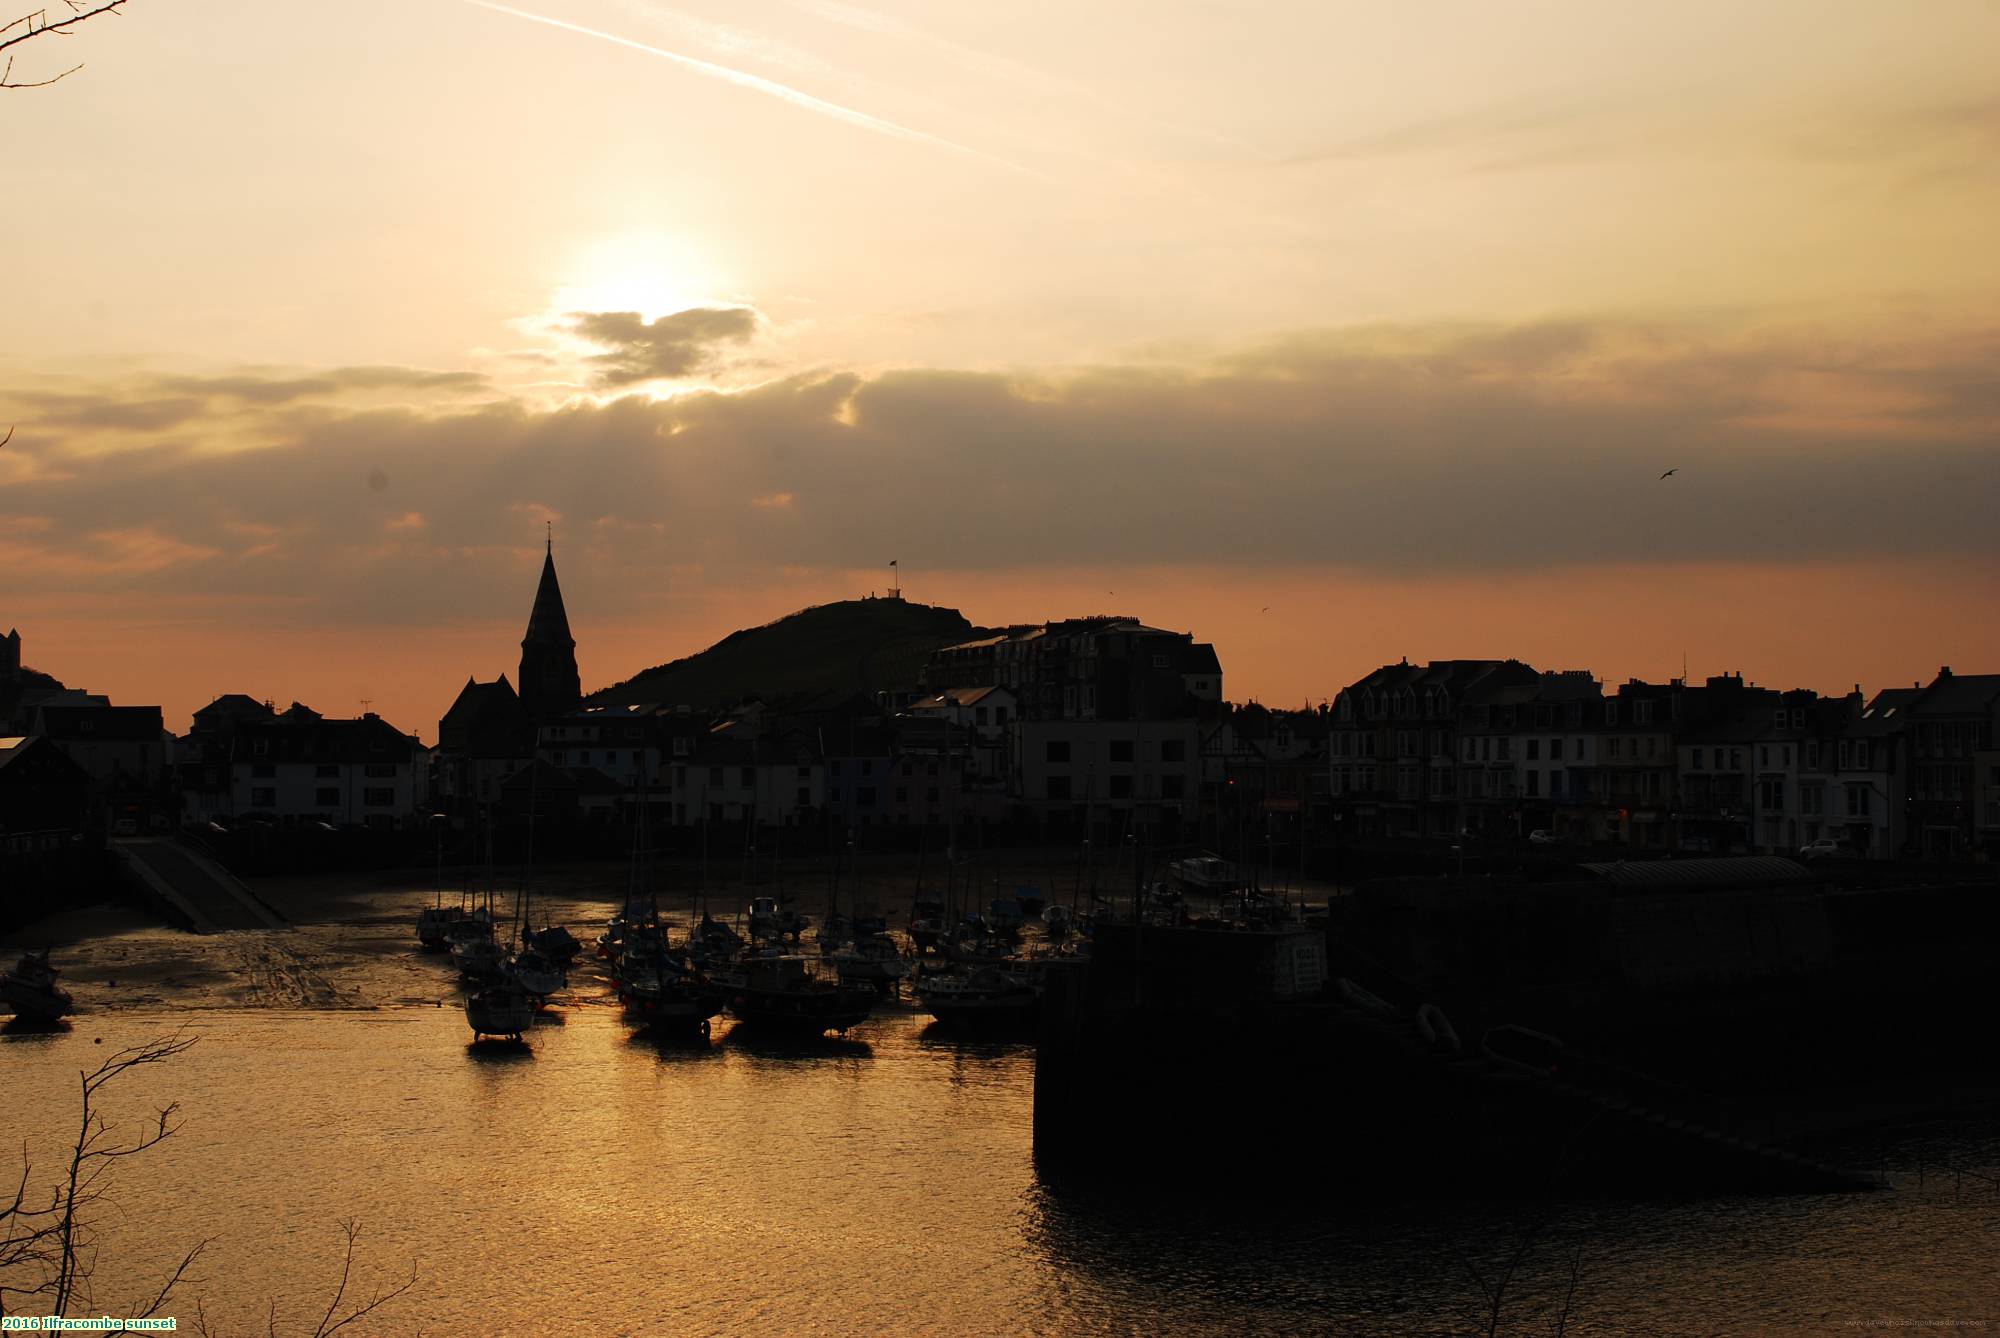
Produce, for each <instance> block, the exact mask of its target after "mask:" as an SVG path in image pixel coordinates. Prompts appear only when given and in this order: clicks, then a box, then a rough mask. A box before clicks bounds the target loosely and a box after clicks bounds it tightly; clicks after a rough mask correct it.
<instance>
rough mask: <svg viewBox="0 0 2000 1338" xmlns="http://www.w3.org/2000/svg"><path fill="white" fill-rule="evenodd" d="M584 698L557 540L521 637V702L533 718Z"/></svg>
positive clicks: (544, 563)
mask: <svg viewBox="0 0 2000 1338" xmlns="http://www.w3.org/2000/svg"><path fill="white" fill-rule="evenodd" d="M582 699H583V684H582V680H581V679H580V678H579V677H578V676H577V672H576V638H575V637H573V636H571V635H570V632H569V615H568V614H567V613H566V612H564V610H563V597H562V587H561V586H560V585H558V584H557V583H556V554H555V544H554V543H553V542H551V543H550V544H549V548H548V552H547V553H546V554H545V555H544V557H543V558H542V582H541V584H540V585H539V586H538V587H536V590H535V607H534V609H533V611H531V612H530V613H529V614H528V634H527V635H526V636H524V637H522V638H521V705H522V707H523V708H524V709H525V710H526V711H527V713H528V717H529V719H531V720H540V719H543V718H545V717H548V716H552V715H557V714H560V713H561V712H564V711H567V710H570V709H571V708H572V707H574V706H575V705H576V704H577V703H578V702H579V701H581V700H582Z"/></svg>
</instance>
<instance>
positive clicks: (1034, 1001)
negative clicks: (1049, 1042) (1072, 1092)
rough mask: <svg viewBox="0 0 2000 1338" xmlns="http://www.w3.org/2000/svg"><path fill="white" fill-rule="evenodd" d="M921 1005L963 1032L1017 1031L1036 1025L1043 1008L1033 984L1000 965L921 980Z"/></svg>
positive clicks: (917, 992) (917, 987) (916, 989)
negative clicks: (1040, 1008)
mask: <svg viewBox="0 0 2000 1338" xmlns="http://www.w3.org/2000/svg"><path fill="white" fill-rule="evenodd" d="M910 992H911V993H912V994H914V995H915V996H916V1000H917V1004H918V1006H920V1007H921V1008H922V1009H923V1010H924V1011H925V1012H927V1013H929V1014H930V1015H931V1016H932V1017H934V1018H936V1019H937V1020H938V1021H939V1022H940V1023H942V1024H944V1025H945V1026H947V1027H951V1028H954V1029H957V1030H962V1031H986V1032H991V1031H1017V1030H1021V1029H1025V1028H1027V1027H1029V1026H1032V1025H1033V1023H1034V1021H1035V1017H1036V1014H1037V1012H1038V1010H1039V1007H1040V995H1039V993H1038V992H1037V990H1036V989H1035V986H1034V983H1033V981H1031V980H1029V979H1027V978H1025V977H1024V976H1023V975H1022V974H1020V973H1019V972H1015V971H1008V970H1004V969H1002V968H1001V967H999V966H978V967H974V968H973V969H972V970H970V971H942V972H938V973H935V974H932V975H927V976H924V977H923V978H921V979H920V980H918V981H917V983H916V984H915V985H914V986H913V987H912V988H911V991H910Z"/></svg>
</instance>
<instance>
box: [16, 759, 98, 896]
mask: <svg viewBox="0 0 2000 1338" xmlns="http://www.w3.org/2000/svg"><path fill="white" fill-rule="evenodd" d="M90 793H91V778H90V773H89V772H87V771H85V770H84V769H83V768H82V767H80V766H78V765H77V764H76V763H75V762H73V761H71V760H70V759H69V757H68V756H66V755H65V754H64V752H63V750H62V749H61V748H59V747H57V746H56V745H55V744H54V743H52V742H51V741H50V740H48V739H45V738H41V737H39V736H35V735H28V736H25V737H23V736H16V737H13V738H5V739H0V856H17V855H28V854H33V853H36V852H38V851H40V850H43V849H45V848H49V847H61V846H63V845H66V844H68V843H69V842H71V841H73V840H75V839H77V837H78V836H79V835H80V834H81V833H82V831H83V829H84V826H85V822H86V819H87V817H88V815H89V811H90ZM5 867H6V864H5V862H4V860H0V868H5Z"/></svg>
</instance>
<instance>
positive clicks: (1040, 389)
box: [0, 323, 2000, 623]
mask: <svg viewBox="0 0 2000 1338" xmlns="http://www.w3.org/2000/svg"><path fill="white" fill-rule="evenodd" d="M1994 349H1995V336H1994V335H1992V334H1990V333H1985V332H1972V333H1970V334H1964V335H1960V336H1957V337H1955V338H1952V339H1949V340H1944V339H1940V340H1938V341H1936V342H1934V343H1930V344H1924V345H1908V344H1905V345H1890V344H1887V343H1880V344H1875V345H1869V346H1832V345H1828V344H1823V343H1815V342H1812V341H1806V340H1798V341H1794V342H1790V343H1786V342H1783V341H1778V340H1775V339H1771V338H1763V339H1751V338H1748V337H1741V336H1739V337H1727V338H1725V337H1720V336H1711V335H1707V334H1704V333H1702V332H1690V331H1685V330H1682V331H1674V330H1666V329H1661V328H1652V327H1642V326H1636V325H1620V324H1614V323H1582V324H1577V323H1571V324H1564V325H1549V326H1542V327H1537V326H1522V327H1517V328H1512V329H1485V330H1478V329H1458V330H1450V331H1436V330H1432V331H1412V330H1390V329H1385V330H1376V331H1363V332H1358V333H1349V334H1341V335H1320V336H1301V337H1296V338H1292V339H1287V340H1284V341H1278V342H1274V343H1272V344H1271V345H1269V346H1267V347H1265V348H1262V349H1258V350H1252V351H1251V352H1248V353H1245V354H1240V355H1237V356H1235V357H1231V358H1228V359H1218V360H1214V361H1210V362H1207V363H1202V364H1199V365H1190V366H1185V367H1178V368H1162V367H1106V368H1098V369H1092V370H1087V371H1082V372H1076V373H1068V374H1062V375H1051V376H1041V377H1036V376H1024V375H1010V374H1002V373H969V372H954V371H939V370H907V371H897V372H890V373H885V374H882V375H878V376H874V377H872V378H870V377H861V376H858V375H855V374H853V373H837V374H813V375H806V376H799V377H795V378H792V379H789V380H782V381H777V382H773V383H770V384H766V385H763V386H760V387H758V388H756V389H752V390H747V391H742V392H737V393H720V392H706V393H699V394H690V395H683V396H679V397H676V398H672V399H666V400H659V401H654V400H652V399H651V398H649V397H646V396H640V395H633V396H627V397H624V398H620V399H617V400H613V401H611V402H609V403H604V404H595V403H589V402H580V403H576V404H572V405H569V406H566V407H563V408H560V409H557V410H553V411H547V412H543V411H536V410H531V409H529V408H527V407H525V406H523V405H521V404H518V403H513V402H508V401H495V402H490V403H485V404H481V405H478V406H474V407H457V408H447V409H439V408H437V407H435V406H424V407H423V408H422V409H421V410H419V409H417V408H409V407H401V408H393V409H379V410H371V411H367V412H357V411H353V410H343V411H339V412H325V413H319V414H315V415H312V416H309V417H306V416H302V417H300V418H298V419H295V420H291V421H289V422H288V423H287V424H286V426H285V428H284V431H285V433H286V434H287V435H286V436H285V437H284V439H283V440H282V441H281V443H279V444H275V445H272V446H269V447H267V448H264V449H258V450H250V451H236V452H232V453H228V454H217V453H214V452H209V451H205V450H202V449H200V448H199V446H196V445H158V446H149V447H147V448H144V449H138V450H128V451H120V452H116V453H114V454H87V453H75V454H65V453H64V452H63V450H62V448H61V446H60V444H59V443H58V444H50V445H45V446H42V447H38V454H37V456H36V457H35V458H36V459H37V460H47V461H50V462H51V463H53V464H55V465H58V466H59V467H58V468H55V469H51V470H50V471H49V472H48V473H46V474H45V475H41V476H39V477H31V478H24V479H22V480H21V481H17V482H13V483H8V484H0V512H5V513H8V514H11V515H25V516H35V517H46V518H48V520H49V521H50V524H48V525H46V526H44V527H42V528H41V529H38V530H37V531H35V532H34V533H33V534H32V535H29V536H26V537H24V538H22V539H21V540H20V541H19V543H20V544H25V545H28V546H29V549H31V550H32V551H24V550H23V549H21V548H20V547H19V546H18V545H17V547H16V549H15V550H13V555H14V558H15V561H14V574H13V576H12V578H11V579H12V580H13V582H14V583H15V585H16V586H17V587H19V588H24V589H29V590H33V589H36V588H40V589H44V590H48V591H51V592H56V591H76V590H87V589H92V588H104V589H117V590H130V589H132V588H133V587H134V586H135V585H137V586H139V587H141V588H146V587H148V586H149V584H150V585H156V586H157V588H159V589H161V590H178V591H185V590H190V589H196V590H201V591H204V592H210V593H219V594H239V593H240V594H246V595H259V594H262V595H274V596H281V597H283V598H284V599H285V600H286V601H288V605H287V606H288V607H291V608H294V609H296V611H297V616H298V617H300V618H301V619H311V620H318V621H337V620H351V621H357V622H358V621H372V622H388V621H404V622H412V623H416V622H423V621H427V620H449V619H453V618H470V617H488V616H490V617H503V618H504V617H510V616H513V615H515V614H517V613H518V612H519V607H518V606H519V605H520V602H521V599H522V590H523V588H524V586H523V582H524V581H530V582H531V580H532V568H533V564H534V562H535V561H537V560H538V553H539V541H540V536H541V526H540V523H539V520H538V519H537V518H538V517H539V516H541V515H543V514H553V515H555V516H557V517H559V520H558V523H557V527H556V537H557V544H558V549H559V550H560V551H561V552H562V554H563V555H564V556H565V558H566V562H565V576H566V589H568V590H569V591H570V592H571V597H572V600H573V601H574V602H575V605H576V607H577V608H579V609H585V610H587V609H589V608H591V607H593V606H595V607H610V606H612V605H614V604H619V603H621V602H630V601H631V600H633V599H637V598H644V597H645V596H646V594H647V593H648V592H651V591H654V590H657V589H659V588H661V587H662V585H663V584H665V583H668V582H669V580H670V578H669V577H668V576H667V575H666V573H668V572H669V571H670V570H674V569H683V568H685V567H686V566H688V565H689V564H700V565H705V567H706V569H707V570H708V571H709V572H711V573H721V572H723V571H725V570H727V571H730V572H732V573H736V574H740V576H741V578H742V579H745V580H751V581H754V580H758V579H768V578H770V577H771V576H772V575H773V574H774V573H777V572H778V571H780V570H781V569H783V568H785V567H835V568H839V567H851V566H857V565H868V564H871V563H874V562H875V561H877V560H878V559H879V557H880V553H881V551H882V544H883V543H884V542H885V541H886V540H887V539H889V538H893V540H894V546H895V548H896V549H897V551H898V552H901V553H903V554H904V555H905V556H906V557H907V558H912V559H915V558H919V557H920V558H921V560H922V561H923V562H924V563H925V564H926V565H928V566H930V567H933V568H952V567H956V568H985V569H1007V568H1028V567H1047V566H1078V565H1090V564H1102V565H1115V564H1123V563H1172V564H1189V565H1212V566H1219V567H1229V566H1237V567H1244V568H1248V567H1253V566H1256V565H1259V564H1266V563H1288V564H1289V563H1302V564H1320V565H1331V566H1339V567H1345V568H1350V569H1366V570H1371V571H1376V572H1386V573H1395V574H1399V575H1410V576H1422V575H1425V574H1430V573H1440V572H1465V571H1502V570H1512V571H1516V572H1522V573H1531V572H1532V573H1539V574H1540V577H1539V579H1546V580H1547V581H1548V582H1549V588H1550V590H1551V597H1552V598H1560V591H1561V589H1562V585H1563V579H1564V577H1563V575H1562V573H1563V571H1564V570H1565V569H1573V568H1578V567H1585V566H1590V565H1594V564H1607V563H1616V564H1633V565H1636V566H1641V567H1643V566H1644V565H1645V564H1649V563H1685V562H1724V561H1755V562H1776V563H1787V562H1812V561H1821V560H1840V561H1849V560H1857V559H1860V560H1865V559H1871V558H1889V557H1898V556H1909V557H1948V558H1959V559H1970V560H1973V561H1976V562H1979V563H1983V564H1991V563H1992V562H1993V561H1994V560H1995V559H1996V558H2000V528H1996V527H1995V526H1993V525H1992V523H1991V515H1990V513H1991V499H1992V498H1993V497H1995V496H2000V392H1996V386H2000V372H1996V370H1995V369H1996V368H2000V359H1995V358H1994V357H1992V356H1991V355H1992V354H1993V352H1994ZM1670 467H1671V468H1675V469H1677V470H1678V471H1679V472H1678V473H1677V474H1676V475H1675V476H1674V477H1673V478H1672V479H1670V480H1667V481H1665V482H1661V481H1660V480H1659V478H1658V476H1659V474H1660V472H1661V471H1662V470H1664V469H1667V468H1670ZM371 477H379V478H383V479H393V480H394V486H393V487H392V488H382V489H371V488H368V487H360V486H357V483H358V482H361V481H363V480H367V479H370V478H371ZM776 499H783V500H782V502H780V501H778V500H776ZM107 535H108V536H112V538H110V539H107V538H105V537H104V536H107ZM108 544H110V545H115V548H113V549H106V545H108ZM100 550H103V551H105V552H107V553H109V556H107V557H105V558H104V559H103V560H102V561H100V560H99V558H98V557H97V556H95V555H97V554H99V553H100ZM113 559H116V561H114V560H113ZM93 564H96V565H93ZM148 564H151V565H148ZM524 573H525V574H524ZM710 579H712V580H722V579H735V577H734V576H732V577H728V578H725V577H722V576H720V575H715V576H712V577H711V578H710ZM1751 593H1752V592H1747V591H1746V592H1745V597H1746V598H1748V597H1751ZM1633 597H1634V599H1638V600H1643V599H1644V598H1645V591H1644V590H1643V589H1642V588H1635V589H1634V591H1633Z"/></svg>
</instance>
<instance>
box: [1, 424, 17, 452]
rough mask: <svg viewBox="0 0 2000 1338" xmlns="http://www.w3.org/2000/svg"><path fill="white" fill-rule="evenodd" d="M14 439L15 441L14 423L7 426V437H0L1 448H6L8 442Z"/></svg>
mask: <svg viewBox="0 0 2000 1338" xmlns="http://www.w3.org/2000/svg"><path fill="white" fill-rule="evenodd" d="M13 439H14V425H13V424H12V423H9V424H8V425H7V435H6V436H4V437H0V446H5V445H6V444H7V443H8V442H10V441H12V440H13Z"/></svg>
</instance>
